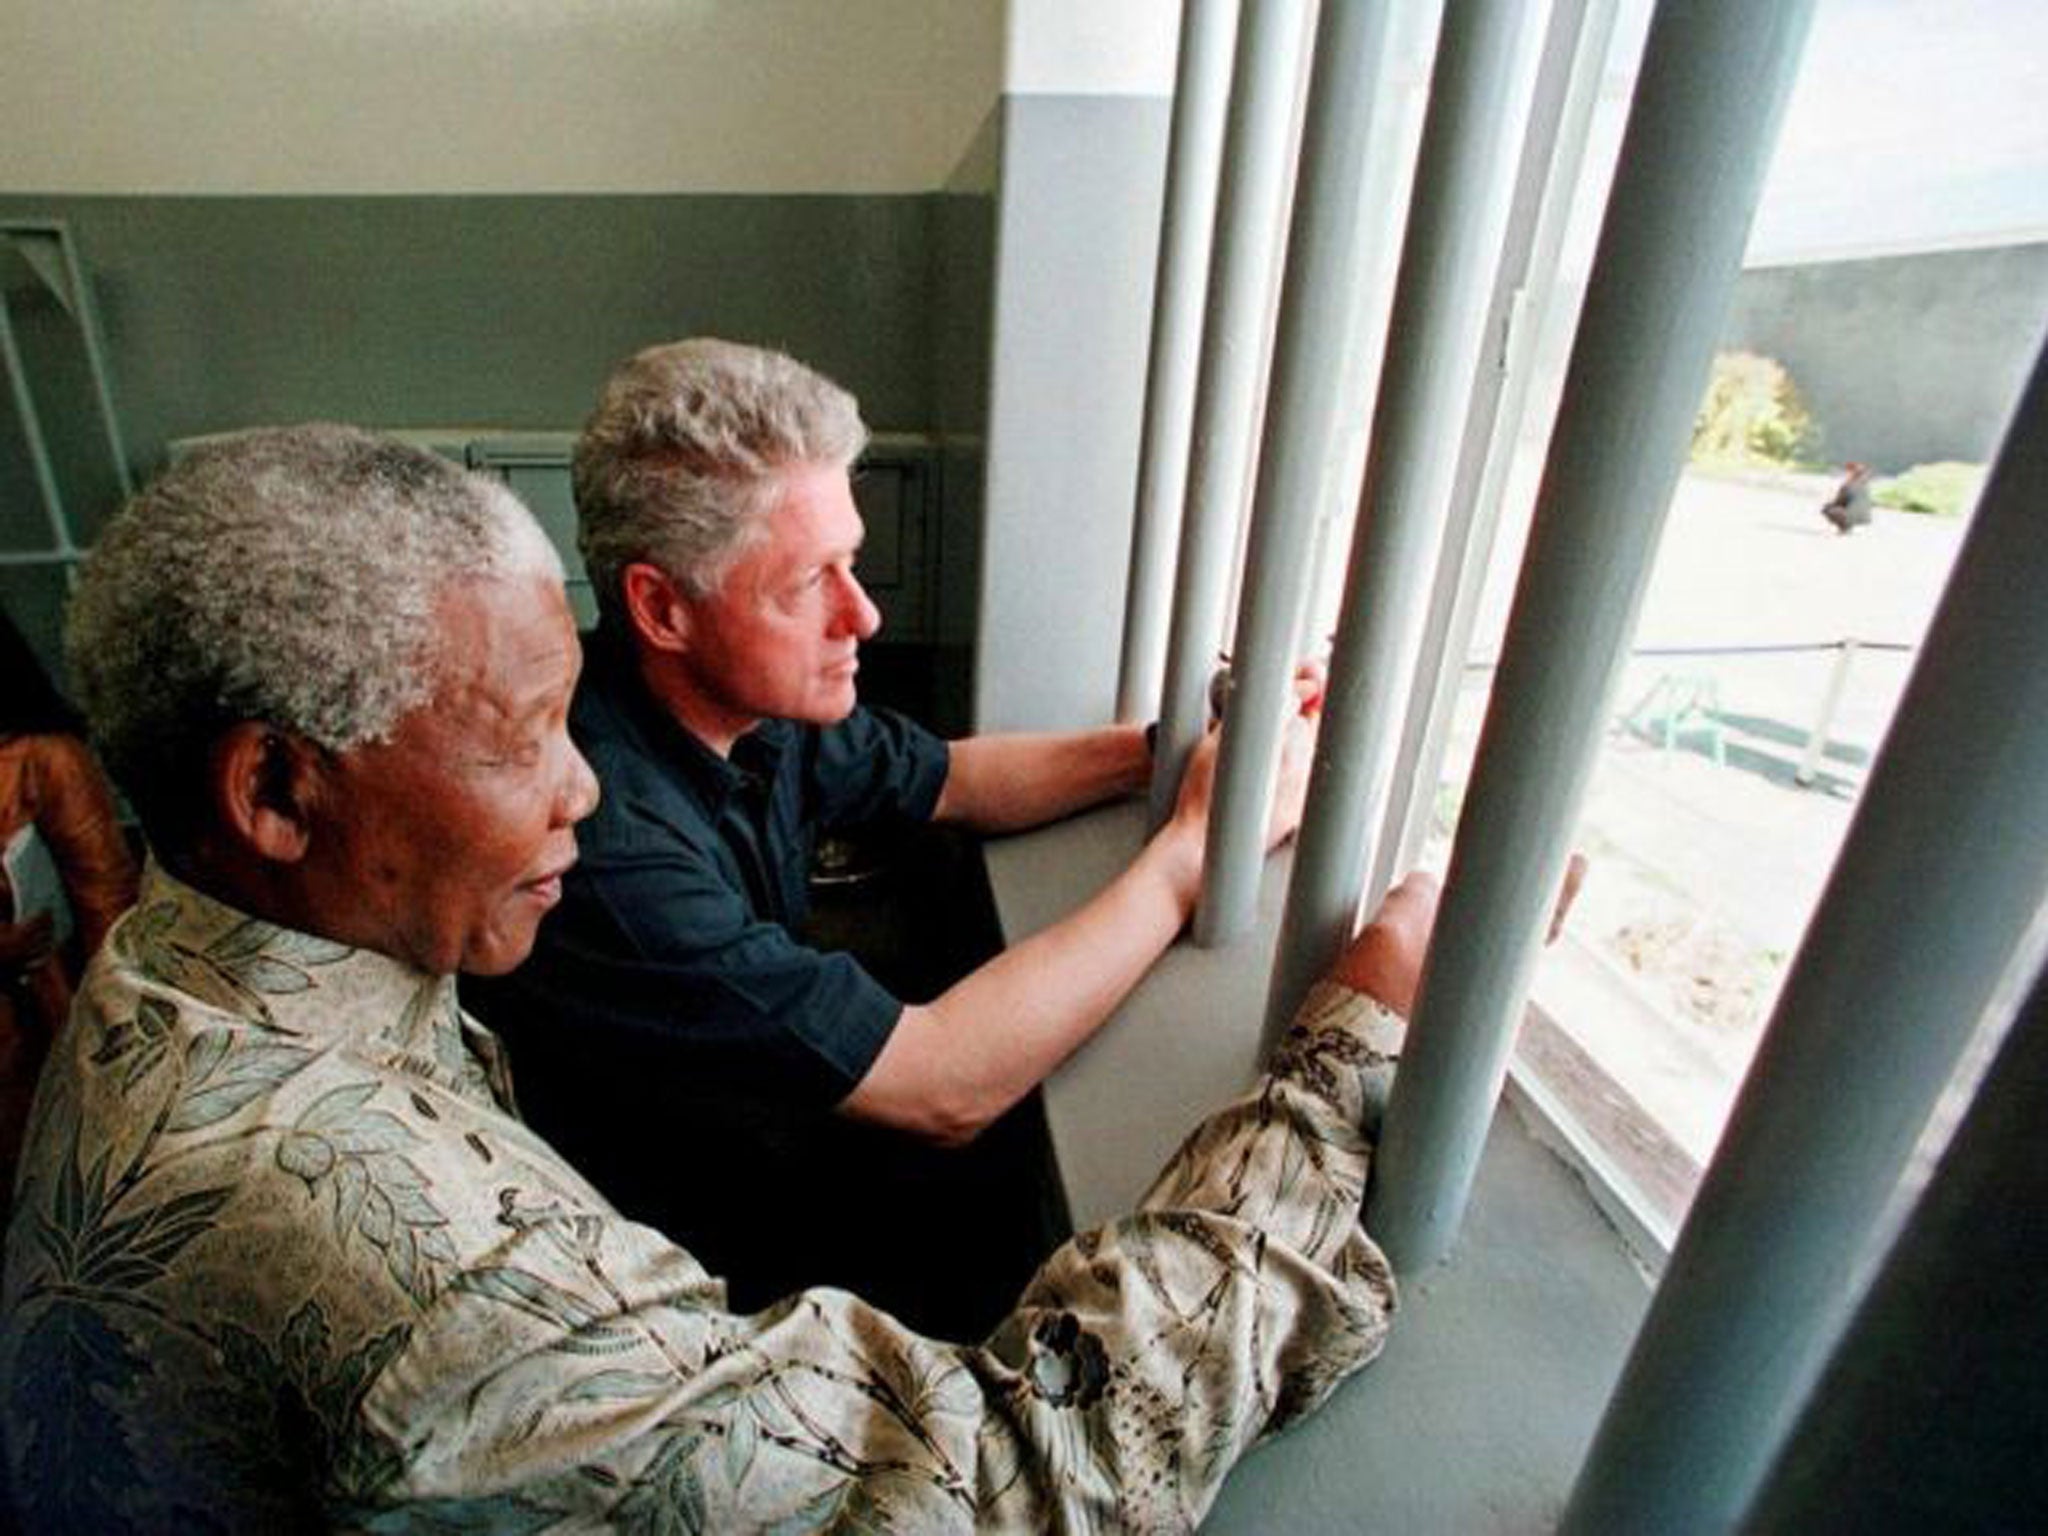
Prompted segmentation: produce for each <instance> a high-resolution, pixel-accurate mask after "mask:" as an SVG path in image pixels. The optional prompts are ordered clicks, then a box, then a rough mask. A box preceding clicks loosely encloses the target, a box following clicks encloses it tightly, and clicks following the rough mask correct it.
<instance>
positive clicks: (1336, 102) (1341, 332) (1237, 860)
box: [1195, 0, 1388, 945]
mask: <svg viewBox="0 0 2048 1536" xmlns="http://www.w3.org/2000/svg"><path fill="white" fill-rule="evenodd" d="M1387 29H1388V8H1387V7H1386V6H1385V5H1384V4H1381V3H1379V0H1323V7H1322V13H1321V16H1320V18H1319V20H1318V23H1317V30H1316V44H1315V67H1314V71H1313V73H1312V75H1311V78H1310V87H1309V102H1308V122H1307V126H1306V127H1305V129H1304V130H1303V135H1302V149H1301V171H1300V177H1301V180H1300V183H1299V185H1298V187H1297V190H1296V194H1295V199H1294V217H1293V227H1292V229H1291V231H1290V232H1289V235H1288V240H1287V275H1286V280H1285V282H1284V283H1283V284H1282V286H1281V290H1280V334H1279V339H1278V341H1277V342H1276V344H1275V347H1274V353H1273V381H1272V394H1271V396H1270V398H1269V399H1268V402H1267V407H1266V430H1265V440H1264V442H1263V444H1262V446H1261V448H1260V452H1259V467H1258V482H1257V490H1256V493H1255V494H1254V496H1253V498H1252V524H1251V534H1250V542H1249V544H1248V546H1247V549H1246V553H1245V580H1244V583H1243V587H1242V603H1243V606H1242V608H1241V609H1240V611H1239V614H1238V622H1237V633H1236V636H1235V638H1234V639H1233V640H1232V642H1231V696H1230V713H1229V715H1228V716H1227V718H1226V720H1225V723H1224V728H1223V744H1222V754H1223V755H1222V760H1221V761H1220V763H1219V764H1218V766H1217V779H1216V801H1215V807H1214V809H1213V811H1212V812H1211V814H1210V817H1209V843H1208V852H1207V856H1206V859H1205V862H1204V866H1203V868H1204V870H1205V879H1204V882H1203V891H1202V901H1201V906H1200V907H1199V908H1198V910H1197V912H1196V916H1195V939H1196V942H1197V943H1200V944H1204V945H1213V944H1218V943H1222V942H1225V941H1227V940H1229V939H1232V938H1235V937H1237V936H1238V935H1239V934H1241V933H1243V932H1244V931H1245V930H1246V929H1247V928H1249V927H1250V926H1251V921H1252V916H1253V912H1254V909H1255V908H1256V906H1257V904H1258V897H1259V877H1260V875H1261V873H1262V872H1263V870H1264V867H1265V852H1266V847H1265V843H1266V839H1265V829H1266V821H1267V813H1268V806H1269V803H1270V802H1271V799H1272V795H1273V777H1274V766H1275V764H1276V762H1277V753H1278V749H1279V744H1280V736H1281V732H1282V730H1283V729H1284V727H1285V723H1286V720H1287V718H1288V716H1289V715H1290V714H1292V713H1293V710H1292V703H1293V687H1292V679H1293V675H1294V661H1295V656H1294V651H1295V648H1296V646H1297V645H1298V644H1299V641H1300V635H1301V624H1302V613H1303V609H1304V608H1305V606H1306V604H1307V601H1308V594H1309V587H1310V585H1311V583H1312V582H1313V579H1314V576H1315V573H1314V571H1313V570H1312V569H1311V568H1310V564H1309V555H1310V553H1311V551H1312V549H1313V548H1314V545H1315V538H1316V527H1317V524H1318V522H1319V521H1320V518H1321V515H1322V512H1323V506H1324V501H1325V498H1326V496H1327V495H1328V493H1329V491H1330V489H1331V487H1330V483H1329V472H1328V466H1329V463H1330V460H1331V458H1332V457H1333V456H1334V455H1335V454H1336V452H1337V445H1338V441H1339V439H1340V437H1341V435H1342V432H1343V428H1344V425H1345V423H1347V422H1349V421H1352V420H1355V419H1356V418H1357V416H1358V414H1359V413H1361V412H1363V411H1364V410H1365V409H1366V404H1367V402H1366V401H1365V400H1364V399H1363V398H1357V397H1354V396H1353V395H1351V394H1349V393H1347V392H1346V389H1345V384H1346V382H1347V379H1346V375H1347V374H1351V375H1354V376H1355V375H1356V372H1357V370H1355V369H1352V368H1349V367H1348V366H1347V365H1348V364H1349V362H1350V355H1349V347H1350V343H1351V339H1352V337H1353V335H1354V334H1355V333H1356V332H1357V331H1358V329H1359V328H1360V327H1361V326H1362V325H1363V324H1364V323H1365V319H1364V317H1365V311H1366V306H1367V302H1368V300H1369V298H1370V297H1371V295H1370V293H1369V291H1368V285H1369V283H1370V280H1371V278H1372V275H1373V272H1374V270H1375V268H1376V266H1377V263H1376V262H1374V261H1373V259H1372V257H1373V254H1374V253H1373V246H1374V244H1375V243H1376V242H1375V241H1374V240H1373V238H1372V235H1371V232H1370V230H1369V228H1368V223H1367V221H1368V216H1369V215H1370V214H1371V213H1373V212H1374V210H1372V209H1369V208H1367V207H1366V204H1365V190H1366V183H1367V178H1368V172H1369V170H1370V161H1371V155H1372V124H1373V111H1374V108H1375V106H1376V105H1377V102H1378V97H1379V93H1378V91H1377V89H1376V87H1377V86H1378V85H1379V84H1380V83H1381V79H1382V76H1383V74H1384V69H1383V65H1384V63H1385V58H1386V43H1387ZM1356 382H1362V381H1356ZM1361 394H1362V391H1361Z"/></svg>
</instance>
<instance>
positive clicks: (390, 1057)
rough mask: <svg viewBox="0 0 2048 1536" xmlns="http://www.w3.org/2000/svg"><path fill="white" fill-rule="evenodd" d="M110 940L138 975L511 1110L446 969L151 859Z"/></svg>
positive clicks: (494, 1046)
mask: <svg viewBox="0 0 2048 1536" xmlns="http://www.w3.org/2000/svg"><path fill="white" fill-rule="evenodd" d="M109 942H110V943H111V944H112V945H113V946H114V947H115V949H116V952H117V955H118V958H119V959H120V960H121V961H122V962H125V963H126V964H127V965H129V966H132V967H133V968H134V969H136V970H137V971H139V972H141V973H142V975H143V976H144V977H146V978H147V979H149V980H151V981H154V982H158V983H160V984H162V985H164V986H167V987H170V988H172V989H174V990H175V991H178V992H181V993H184V994H185V995H187V996H189V997H192V998H194V999H196V1000H197V1001H198V1002H200V1003H203V1004H205V1005H206V1006H208V1007H210V1008H213V1009H216V1010H218V1011H219V1012H221V1013H224V1014H227V1015H230V1016H231V1017H234V1018H237V1019H240V1020H241V1021H243V1022H244V1023H247V1024H250V1025H253V1026H255V1027H257V1028H259V1029H264V1030H269V1031H273V1032H276V1033H279V1034H284V1035H299V1036H304V1037H308V1038H311V1039H317V1040H319V1041H321V1042H323V1043H327V1042H331V1043H337V1044H343V1045H346V1046H348V1047H350V1048H352V1049H355V1050H358V1051H360V1052H362V1053H363V1054H365V1055H367V1056H370V1057H373V1058H376V1059H379V1060H382V1061H385V1062H387V1063H389V1064H390V1065H392V1066H394V1067H395V1068H397V1069H398V1070H400V1071H403V1072H405V1073H407V1074H408V1075H410V1076H413V1077H419V1078H424V1079H427V1080H429V1081H432V1082H435V1083H438V1084H440V1085H441V1086H442V1087H445V1088H447V1089H449V1090H451V1091H452V1092H455V1093H458V1094H461V1095H463V1096H464V1097H467V1098H471V1099H476V1100H478V1101H479V1102H489V1101H492V1100H495V1101H496V1102H498V1103H499V1104H501V1105H502V1106H504V1107H505V1108H508V1109H509V1108H511V1107H512V1089H511V1080H510V1077H509V1076H508V1074H507V1072H506V1069H505V1063H504V1056H503V1052H502V1049H501V1048H500V1046H499V1044H498V1041H497V1039H496V1037H495V1036H493V1035H492V1034H491V1033H490V1032H489V1031H488V1030H486V1029H484V1028H483V1026H482V1025H480V1024H478V1023H476V1022H475V1021H474V1020H472V1019H470V1018H468V1017H467V1016H465V1015H464V1014H463V1012H462V1009H461V1006H460V1004H459V1003H458V1002H457V1000H456V994H455V978H454V977H453V976H435V975H431V974H429V973H428V972H425V971H422V970H419V969H418V968H416V967H414V966H411V965H408V964H406V963H405V962H404V961H401V960H395V959H393V958H392V957H391V956H389V955H384V954H379V953H378V952H377V951H375V950H370V949H358V948H353V947H351V946H349V945H346V944H340V943H337V942H335V941H334V940H333V939H325V938H321V937H319V936H318V935H317V934H310V933H300V932H297V931H296V930H293V929H290V928H284V927H280V926H278V925H277V924H275V923H270V922H265V921H264V920H262V919H261V918H256V917H251V916H249V915H248V914H247V913H245V912H241V911H239V910H237V909H236V908H234V907H231V906H229V905H228V904H227V903H226V902H223V901H219V900H216V899H215V898H214V897H212V896H209V895H207V894H206V893H205V892H203V891H200V890H198V889H196V888H194V887H193V886H190V885H187V884H186V883H185V882H184V881H182V880H180V879H178V878H177V877H176V876H175V875H173V874H171V873H170V872H169V871H167V870H165V869H164V868H163V867H162V866H161V865H159V864H157V863H156V862H155V861H154V860H151V861H150V862H149V864H148V866H147V867H146V868H145V870H144V872H143V880H142V890H141V894H140V896H139V897H138V899H137V901H136V904H135V909H134V910H133V911H132V912H130V913H129V914H128V916H127V917H125V918H124V919H123V920H122V921H121V922H120V924H118V925H117V926H116V928H115V930H114V933H113V936H112V938H111V939H110V940H109Z"/></svg>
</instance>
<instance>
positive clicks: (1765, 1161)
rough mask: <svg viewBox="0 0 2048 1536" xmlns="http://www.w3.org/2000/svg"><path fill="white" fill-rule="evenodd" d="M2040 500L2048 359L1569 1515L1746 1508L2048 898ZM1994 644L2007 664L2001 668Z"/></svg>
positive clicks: (1712, 1523) (2046, 635)
mask: <svg viewBox="0 0 2048 1536" xmlns="http://www.w3.org/2000/svg"><path fill="white" fill-rule="evenodd" d="M1712 9H1718V8H1712ZM2043 505H2048V352H2044V353H2043V354H2042V356H2041V357H2039V358H2037V359H2036V361H2035V364H2034V369H2033V373H2032V376H2031V378H2030V379H2029V381H2028V383H2027V387H2026V389H2025V392H2024V393H2023V395H2022V397H2021V400H2020V405H2019V412H2018V414H2017V416H2016V417H2015V418H2014V421H2013V424H2012V426H2011V428H2010V430H2009V431H2008V433H2007V436H2006V440H2005V445H2004V447H2003V449H2002V450H2001V452H2000V454H1999V457H1998V461H1997V463H1996V465H1995V466H1994V467H1993V470H1992V474H1991V478H1990V480H1989V482H1988V483H1987V484H1986V486H1985V489H1984V494H1983V497H1982V499H1981V500H1980V502H1979V503H1978V509H1977V514H1976V519H1975V521H1974V523H1973V525H1972V526H1971V529H1970V532H1969V534H1968V536H1967V537H1966V538H1965V540H1964V542H1963V548H1962V550H1961V552H1960V554H1959V555H1958V556H1957V559H1956V564H1955V566H1954V568H1953V569H1952V570H1951V572H1950V574H1949V581H1948V587H1947V589H1946V591H1945V592H1944V593H1943V595H1942V600H1941V605H1940V607H1939V608H1938V609H1937V610H1936V611H1935V615H1934V620H1933V623H1932V624H1931V626H1930V627H1929V630H1928V634H1927V639H1926V642H1925V644H1924V645H1923V646H1922V648H1921V653H1920V661H1919V663H1918V665H1917V666H1915V667H1914V669H1913V674H1912V676H1911V678H1910V679H1909V680H1908V682H1907V685H1906V691H1905V694H1904V696H1903V697H1902V698H1901V700H1900V702H1899V710H1898V715H1897V717H1896V719H1895V721H1894V723H1893V725H1892V728H1891V732H1890V735H1889V736H1888V738H1887V739H1886V742H1885V746H1884V749H1883V751H1882V752H1881V753H1880V754H1879V757H1878V760H1877V762H1876V764H1875V765H1874V766H1873V768H1872V770H1871V774H1870V779H1869V783H1868V786H1867V787H1866V788H1865V790H1864V793H1863V799H1862V802H1861V804H1860V805H1859V806H1858V807H1857V811H1856V815H1855V818H1854V819H1853V820H1852V821H1851V823H1850V826H1849V832H1848V836H1847V838H1846V839H1845V841H1844V843H1843V845H1842V852H1841V855H1840V857H1839V858H1838V859H1837V860H1836V862H1835V867H1834V871H1833V873H1832V874H1831V875H1830V876H1829V879H1828V884H1827V888H1826V890H1825V891H1824V892H1823V893H1822V896H1821V901H1820V905H1819V907H1818V909H1817V910H1816V911H1815V913H1814V916H1813V921H1812V923H1811V924H1810V925H1809V926H1808V929H1807V933H1806V938H1805V941H1804V942H1803V943H1802V944H1801V945H1800V949H1799V953H1798V955H1797V956H1796V957H1795V958H1794V960H1793V963H1792V967H1791V970H1790V972H1789V974H1788V975H1787V977H1786V980H1785V986H1784V989H1783V991H1782V992H1781V993H1780V995H1779V1000H1778V1005H1777V1007H1776V1009H1775V1010H1774V1011H1773V1013H1772V1016H1771V1022H1770V1024H1769V1026H1768V1027H1767V1028H1766V1030H1765V1031H1764V1036H1763V1039H1762V1041H1761V1043H1760V1044H1759V1046H1758V1048H1757V1054H1756V1058H1755V1060H1754V1062H1753V1063H1752V1064H1751V1066H1750V1070H1749V1073H1748V1075H1747V1076H1746V1077H1745V1078H1744V1080H1743V1086H1742V1091H1741V1092H1740V1093H1739V1094H1738V1095H1737V1097H1736V1101H1735V1107H1734V1109H1733V1111H1732V1112H1731V1113H1730V1116H1729V1121H1728V1127H1727V1129H1726V1130H1725V1131H1724V1132H1723V1133H1722V1137H1721V1145H1720V1149H1719V1151H1718V1152H1717V1154H1716V1156H1715V1159H1714V1163H1713V1166H1712V1167H1710V1168H1709V1169H1708V1170H1707V1176H1706V1178H1705V1180H1704V1181H1703V1182H1702V1184H1701V1186H1700V1191H1699V1194H1698V1196H1697V1197H1696V1198H1695V1200H1694V1202H1693V1208H1692V1214H1691V1216H1690V1218H1689V1219H1688V1221H1687V1222H1686V1225H1685V1229H1684V1231H1683V1232H1681V1233H1680V1235H1679V1240H1678V1247H1677V1249H1676V1250H1675V1251H1674V1252H1673V1254H1672V1256H1671V1267H1670V1269H1669V1270H1668V1271H1667V1272H1666V1274H1665V1278H1664V1284H1663V1286H1662V1288H1661V1289H1660V1290H1659V1291H1658V1293H1657V1295H1656V1297H1655V1299H1654V1300H1653V1302H1652V1304H1651V1308H1650V1313H1649V1316H1648V1317H1647V1318H1646V1319H1645V1320H1644V1323H1643V1330H1642V1333H1641V1335H1640V1336H1639V1337H1638V1338H1637V1340H1636V1345H1635V1348H1634V1350H1633V1351H1632V1352H1631V1353H1630V1356H1629V1360H1628V1364H1627V1365H1626V1366H1625V1367H1624V1369H1623V1372H1622V1377H1621V1383H1620V1385H1619V1386H1618V1387H1617V1388H1616V1389H1615V1395H1614V1398H1613V1401H1612V1402H1610V1403H1609V1404H1608V1407H1607V1412H1606V1414H1605V1416H1604V1417H1603V1419H1602V1421H1601V1426H1600V1430H1599V1432H1598V1434H1597V1435H1596V1437H1595V1439H1594V1443H1593V1448H1592V1451H1591V1453H1590V1454H1589V1457H1588V1460H1587V1463H1586V1466H1585V1468H1584V1469H1583V1471H1582V1472H1581V1473H1580V1476H1579V1482H1578V1486H1577V1487H1576V1488H1575V1489H1574V1491H1573V1494H1572V1500H1571V1504H1570V1507H1569V1510H1568V1512H1567V1519H1566V1527H1565V1528H1566V1529H1567V1530H1568V1531H1577V1532H1594V1531H1615V1530H1657V1531H1672V1532H1685V1531H1722V1530H1727V1529H1729V1528H1730V1526H1731V1525H1732V1524H1733V1522H1734V1520H1735V1519H1736V1517H1737V1516H1739V1515H1740V1514H1741V1512H1742V1511H1743V1509H1744V1508H1745V1507H1746V1506H1747V1504H1748V1502H1749V1500H1750V1497H1751V1496H1752V1494H1753V1493H1754V1492H1755V1491H1756V1488H1757V1486H1758V1484H1759V1482H1760V1481H1761V1479H1762V1477H1763V1475H1764V1472H1765V1470H1766V1468H1767V1467H1768V1466H1769V1464H1770V1460H1771V1458H1772V1456H1773V1455H1774V1454H1775V1453H1776V1451H1777V1450H1778V1448H1779V1445H1780V1443H1781V1440H1782V1437H1783V1435H1784V1433H1785V1431H1786V1430H1787V1429H1788V1428H1789V1427H1790V1424H1791V1421H1792V1417H1793V1415H1794V1413H1795V1412H1796V1410H1797V1409H1798V1407H1799V1405H1800V1403H1801V1401H1802V1400H1803V1398H1804V1396H1805V1393H1806V1391H1807V1389H1808V1388H1809V1387H1810V1386H1811V1385H1812V1383H1813V1379H1814V1376H1815V1375H1816V1374H1817V1371H1818V1368H1819V1365H1820V1362H1821V1361H1822V1360H1823V1358H1824V1357H1825V1355H1826V1353H1827V1351H1828V1349H1829V1348H1830V1347H1831V1345H1832V1344H1833V1343H1834V1341H1835V1339H1836V1337H1837V1336H1838V1334H1839V1332H1840V1330H1841V1329H1842V1327H1843V1326H1844V1324H1845V1323H1846V1321H1847V1318H1848V1315H1849V1308H1850V1306H1851V1305H1852V1304H1853V1302H1854V1300H1855V1293H1856V1282H1857V1281H1858V1280H1859V1279H1860V1278H1861V1277H1862V1275H1863V1274H1864V1273H1865V1271H1866V1270H1867V1267H1868V1265H1869V1263H1870V1261H1871V1259H1872V1258H1873V1256H1874V1255H1873V1254H1872V1252H1871V1250H1872V1248H1873V1246H1874V1244H1873V1234H1874V1233H1876V1232H1877V1230H1878V1229H1879V1226H1880V1222H1881V1218H1882V1217H1883V1215H1884V1212H1885V1209H1886V1205H1887V1202H1888V1201H1889V1200H1890V1198H1891V1196H1892V1193H1893V1191H1894V1189H1895V1188H1896V1187H1897V1185H1898V1182H1899V1177H1900V1174H1901V1173H1902V1171H1903V1170H1904V1169H1905V1168H1906V1167H1907V1165H1908V1162H1909V1161H1910V1158H1911V1155H1912V1152H1913V1149H1914V1145H1915V1143H1916V1142H1917V1140H1918V1138H1919V1136H1920V1133H1921V1130H1922V1128H1923V1127H1924V1126H1925V1124H1926V1122H1927V1117H1928V1112H1929V1110H1930V1109H1931V1108H1932V1107H1933V1105H1934V1103H1935V1101H1936V1099H1937V1098H1938V1097H1939V1096H1940V1094H1941V1092H1942V1089H1943V1087H1944V1086H1945V1084H1946V1083H1947V1081H1948V1078H1949V1075H1950V1073H1951V1072H1952V1070H1953V1068H1954V1066H1955V1063H1956V1060H1957V1058H1958V1056H1959V1055H1960V1053H1961V1052H1962V1050H1963V1048H1964V1046H1965V1045H1966V1044H1967V1043H1968V1041H1969V1038H1970V1035H1971V1033H1972V1031H1973V1030H1974V1029H1975V1028H1976V1026H1977V1024H1978V1022H1979V1020H1980V1019H1981V1018H1982V1017H1983V1016H1984V1014H1985V1012H1986V1008H1987V1005H1988V1004H1989V1003H1990V1002H1991V999H1992V997H1993V995H1994V993H1995V991H1996V989H1997V988H1998V986H1999V983H2000V981H2001V979H2002V977H2003V975H2004V973H2005V971H2006V970H2007V968H2008V967H2009V966H2010V964H2011V963H2012V961H2013V959H2014V957H2015V955H2016V954H2018V953H2019V951H2020V947H2021V945H2022V943H2023V942H2024V940H2025V939H2026V936H2027V930H2028V927H2029V924H2030V923H2031V921H2032V919H2033V917H2034V914H2035V913H2036V912H2037V911H2038V910H2039V909H2040V907H2041V905H2042V900H2043V897H2044V895H2048V606H2044V605H2043V604H2042V602H2041V593H2042V592H2043V591H2044V590H2048V585H2044V584H2048V541H2044V540H2043V539H2042V538H2041V535H2040V509H2041V508H2042V506H2043ZM1992 655H1996V656H2000V657H2003V658H2005V660H2006V662H2007V663H2008V664H2007V665H2004V666H2001V667H2000V668H1999V669H1998V671H1997V674H1996V678H1995V680H1993V679H1990V678H1987V676H1986V674H1985V671H1984V658H1985V657H1986V656H1992ZM1959 912H1960V913H1967V914H1968V920H1967V921H1956V920H1954V914H1955V913H1959ZM1680 1401H1682V1402H1683V1403H1684V1404H1685V1412H1683V1413H1677V1414H1675V1413H1672V1412H1671V1411H1670V1409H1671V1405H1672V1404H1673V1403H1674V1402H1680Z"/></svg>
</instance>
